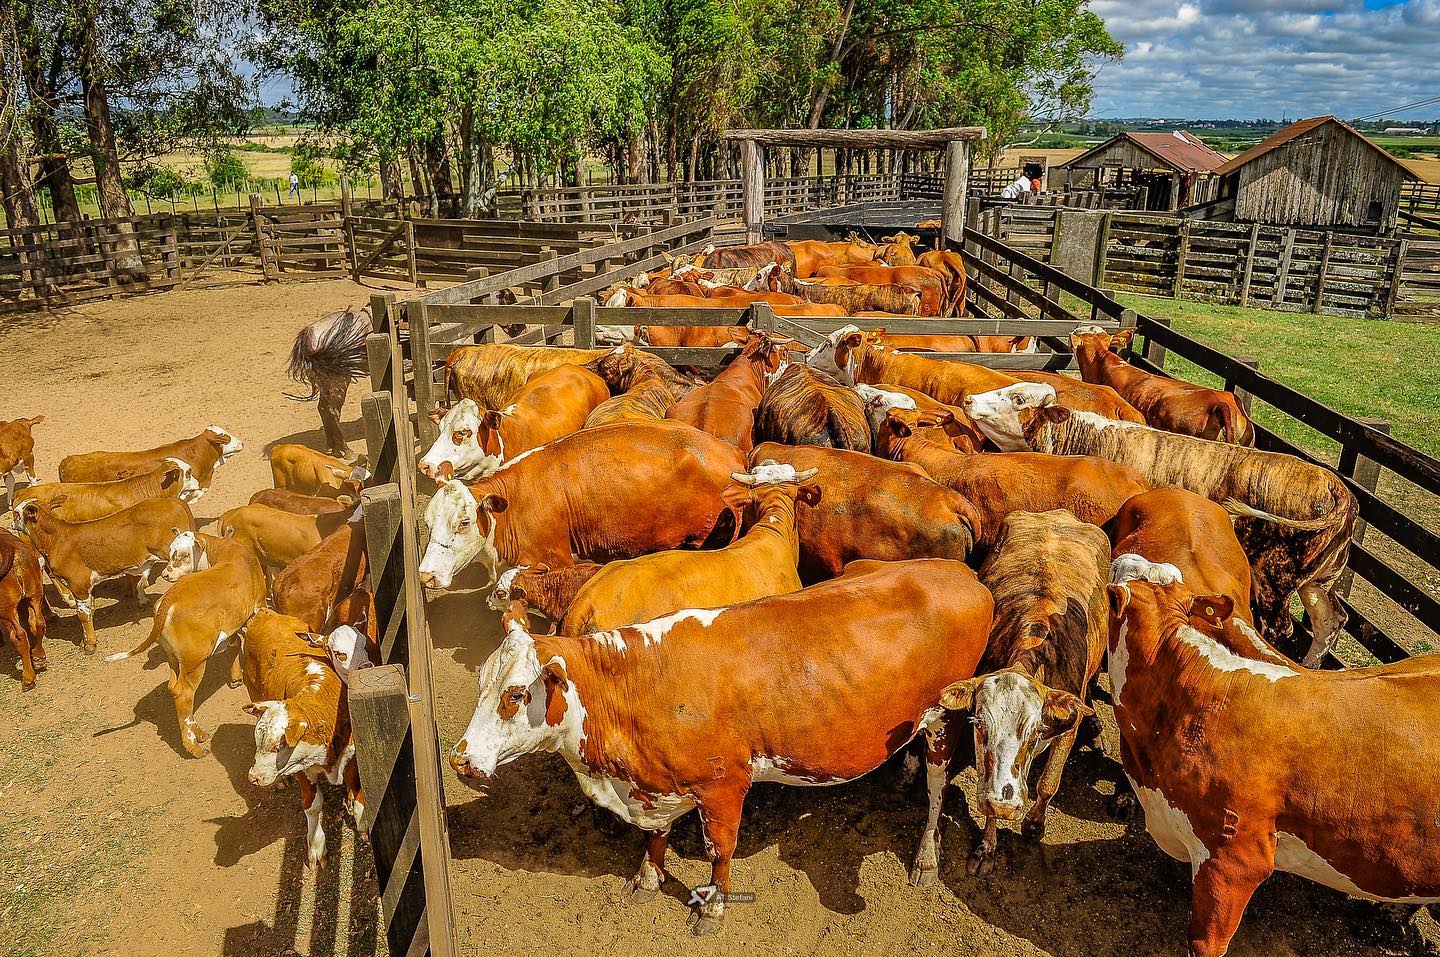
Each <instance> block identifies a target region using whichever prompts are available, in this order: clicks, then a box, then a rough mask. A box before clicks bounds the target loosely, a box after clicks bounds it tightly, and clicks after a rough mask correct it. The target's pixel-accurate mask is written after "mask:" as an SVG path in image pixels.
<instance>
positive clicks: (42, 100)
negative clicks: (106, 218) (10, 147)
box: [14, 3, 81, 223]
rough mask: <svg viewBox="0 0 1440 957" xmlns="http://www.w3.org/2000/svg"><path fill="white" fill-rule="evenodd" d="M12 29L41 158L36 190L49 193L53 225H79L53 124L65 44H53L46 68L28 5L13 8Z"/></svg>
mask: <svg viewBox="0 0 1440 957" xmlns="http://www.w3.org/2000/svg"><path fill="white" fill-rule="evenodd" d="M14 9H15V28H16V32H17V33H18V34H19V36H20V38H21V41H20V64H21V69H22V70H23V71H24V74H25V88H26V90H27V91H28V92H29V94H30V128H31V131H32V132H33V133H34V136H35V152H36V153H37V154H39V155H40V156H41V161H40V177H39V179H37V180H36V183H35V185H36V188H37V189H40V188H42V187H43V188H45V189H48V190H49V191H50V205H51V206H52V207H54V212H55V221H56V222H60V223H79V222H80V221H81V215H80V202H79V200H78V199H76V197H75V179H74V177H72V176H71V175H70V163H69V160H68V159H67V158H66V156H65V155H64V154H63V153H62V152H61V145H60V128H59V126H58V125H57V124H56V122H55V100H56V87H57V85H58V83H59V80H58V78H59V76H60V71H61V69H62V68H63V66H64V63H65V59H64V56H63V53H64V48H65V44H63V43H56V44H55V52H54V56H53V57H52V58H51V61H50V63H49V65H48V67H47V65H46V64H44V63H41V62H40V46H39V44H38V43H36V42H35V39H34V25H33V24H32V23H31V22H30V20H29V6H28V4H24V3H21V4H16V5H15V8H14Z"/></svg>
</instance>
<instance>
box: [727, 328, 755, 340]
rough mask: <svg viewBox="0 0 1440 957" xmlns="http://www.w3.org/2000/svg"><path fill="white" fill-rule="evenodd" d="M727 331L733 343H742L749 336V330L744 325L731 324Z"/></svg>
mask: <svg viewBox="0 0 1440 957" xmlns="http://www.w3.org/2000/svg"><path fill="white" fill-rule="evenodd" d="M727 333H728V335H729V336H730V339H731V341H733V342H735V343H743V342H745V341H746V340H747V339H749V338H750V330H749V329H748V328H747V327H745V326H731V327H730V328H729V330H727Z"/></svg>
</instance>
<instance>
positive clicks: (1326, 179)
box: [1212, 116, 1419, 233]
mask: <svg viewBox="0 0 1440 957" xmlns="http://www.w3.org/2000/svg"><path fill="white" fill-rule="evenodd" d="M1217 173H1218V175H1219V177H1220V193H1219V197H1220V199H1221V200H1222V201H1223V204H1224V206H1225V207H1227V208H1226V209H1224V210H1222V211H1220V212H1223V213H1224V214H1225V215H1224V217H1223V218H1227V219H1234V220H1235V221H1236V222H1242V223H1267V224H1272V225H1279V226H1310V227H1320V228H1334V227H1339V228H1343V229H1350V230H1356V231H1363V232H1375V233H1388V232H1391V231H1393V230H1394V229H1395V219H1396V210H1397V209H1399V206H1400V189H1401V187H1402V186H1403V185H1404V183H1405V181H1406V180H1407V179H1408V180H1418V179H1419V177H1417V176H1416V175H1415V174H1414V173H1413V172H1411V171H1410V170H1409V169H1408V168H1407V167H1406V166H1405V164H1403V163H1401V162H1400V161H1399V160H1397V159H1396V158H1395V157H1393V156H1391V155H1390V154H1389V153H1387V152H1386V151H1385V150H1383V149H1381V148H1380V147H1379V146H1376V145H1375V144H1374V143H1372V142H1370V140H1368V139H1366V138H1365V136H1364V135H1363V134H1362V133H1360V132H1359V131H1358V130H1356V129H1355V128H1354V127H1352V126H1350V125H1349V124H1348V123H1345V122H1344V121H1343V120H1340V119H1338V118H1337V117H1334V116H1315V117H1311V118H1310V119H1308V120H1300V121H1299V122H1297V123H1292V124H1290V125H1289V126H1287V127H1285V129H1283V130H1281V131H1280V132H1278V133H1276V134H1275V135H1274V136H1272V137H1270V138H1269V139H1267V140H1264V141H1263V142H1261V143H1258V144H1256V145H1255V146H1252V147H1250V148H1249V149H1248V150H1246V151H1245V152H1243V153H1241V154H1240V155H1239V156H1237V157H1235V158H1234V159H1232V160H1230V161H1229V162H1227V163H1226V164H1225V165H1223V166H1221V167H1220V169H1219V170H1217ZM1232 201H1233V204H1234V208H1233V211H1232V210H1230V209H1229V208H1228V207H1229V206H1230V204H1231V202H1232ZM1212 218H1220V217H1218V216H1217V217H1212Z"/></svg>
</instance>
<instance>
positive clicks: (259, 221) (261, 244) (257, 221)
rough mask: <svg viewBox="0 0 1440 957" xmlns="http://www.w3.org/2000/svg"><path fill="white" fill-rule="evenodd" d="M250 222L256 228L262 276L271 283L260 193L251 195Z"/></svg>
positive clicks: (257, 251)
mask: <svg viewBox="0 0 1440 957" xmlns="http://www.w3.org/2000/svg"><path fill="white" fill-rule="evenodd" d="M250 222H251V224H252V225H253V226H254V228H255V255H256V256H258V257H259V258H260V275H261V276H262V277H263V278H264V281H265V282H269V281H270V280H271V279H272V278H273V277H272V276H271V275H270V254H269V252H268V251H267V250H266V248H265V220H264V214H262V213H261V212H260V194H259V193H251V194H250Z"/></svg>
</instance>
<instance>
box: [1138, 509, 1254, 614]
mask: <svg viewBox="0 0 1440 957" xmlns="http://www.w3.org/2000/svg"><path fill="white" fill-rule="evenodd" d="M1110 536H1111V539H1112V540H1113V541H1114V542H1115V549H1114V556H1113V557H1114V558H1115V559H1116V561H1117V562H1118V561H1119V560H1120V559H1122V558H1124V557H1125V556H1126V555H1132V556H1133V555H1139V556H1140V557H1141V558H1144V559H1145V560H1146V562H1147V563H1154V564H1160V563H1164V564H1166V565H1169V566H1171V567H1173V568H1174V569H1175V571H1176V573H1177V574H1178V575H1179V576H1180V580H1181V581H1183V582H1184V583H1185V584H1186V586H1187V587H1189V589H1190V590H1191V591H1193V592H1195V593H1196V594H1197V595H1224V596H1225V597H1227V598H1229V599H1230V600H1231V601H1232V602H1234V604H1235V610H1234V612H1233V614H1234V615H1235V617H1236V618H1240V619H1242V620H1244V622H1245V623H1246V624H1248V625H1250V626H1251V627H1254V625H1255V618H1254V616H1253V615H1252V614H1251V611H1250V560H1249V559H1248V558H1246V557H1245V549H1243V548H1241V547H1240V540H1239V539H1238V538H1236V537H1235V526H1234V524H1233V522H1232V521H1231V519H1230V513H1229V512H1227V511H1225V508H1224V506H1221V505H1217V504H1216V503H1215V502H1212V501H1210V500H1209V499H1208V498H1205V497H1204V496H1203V495H1196V494H1195V493H1194V492H1189V491H1186V490H1185V489H1183V488H1175V487H1173V486H1167V487H1165V488H1157V489H1154V490H1153V491H1149V492H1142V493H1141V494H1139V495H1137V496H1135V497H1134V498H1132V499H1131V500H1130V501H1128V502H1126V503H1125V504H1124V505H1122V506H1121V507H1120V511H1119V512H1117V513H1116V514H1115V521H1114V523H1113V524H1112V525H1111V527H1110ZM1161 584H1164V583H1163V582H1162V583H1161Z"/></svg>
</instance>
